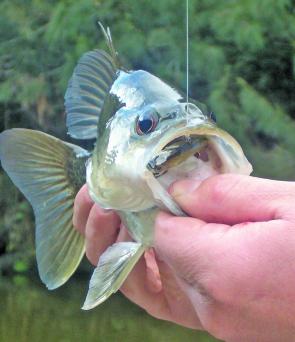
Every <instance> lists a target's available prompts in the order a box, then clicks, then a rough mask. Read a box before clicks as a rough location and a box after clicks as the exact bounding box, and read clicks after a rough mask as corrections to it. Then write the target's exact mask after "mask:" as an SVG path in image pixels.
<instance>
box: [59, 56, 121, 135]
mask: <svg viewBox="0 0 295 342" xmlns="http://www.w3.org/2000/svg"><path fill="white" fill-rule="evenodd" d="M116 78H117V66H116V62H115V61H114V59H113V58H112V57H111V56H110V55H109V54H108V53H106V52H105V51H103V50H94V51H89V52H86V53H85V54H84V55H83V56H82V57H81V58H80V60H79V62H78V64H77V66H76V68H75V69H74V72H73V75H72V77H71V79H70V81H69V83H68V88H67V91H66V94H65V108H66V113H67V120H66V124H67V128H68V134H69V135H70V136H71V137H73V138H75V139H95V138H97V126H98V120H99V116H100V113H101V111H102V108H103V106H104V101H105V98H106V97H107V96H108V94H109V91H110V89H111V86H112V84H113V82H114V80H115V79H116Z"/></svg>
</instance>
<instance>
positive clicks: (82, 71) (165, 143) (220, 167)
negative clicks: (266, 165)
mask: <svg viewBox="0 0 295 342" xmlns="http://www.w3.org/2000/svg"><path fill="white" fill-rule="evenodd" d="M103 32H104V34H105V37H106V39H107V43H108V46H109V48H110V55H109V54H107V53H106V52H104V51H101V50H95V51H91V52H89V53H86V54H85V55H83V56H82V58H81V59H80V61H79V62H78V65H77V67H76V68H75V70H74V72H73V76H72V78H71V80H70V82H69V86H68V89H67V92H66V95H65V107H66V112H67V127H68V133H69V134H70V135H71V136H72V137H73V138H77V139H93V138H95V139H96V145H95V148H94V150H93V151H92V153H89V152H88V151H85V150H83V149H81V148H79V147H77V146H74V145H71V144H67V143H64V142H62V141H60V140H58V139H56V138H53V137H50V136H48V135H46V134H44V133H41V132H35V131H29V132H28V131H27V130H10V131H6V132H4V133H2V134H1V135H0V158H1V162H2V166H3V167H4V169H5V170H6V172H7V173H8V174H9V176H10V177H11V179H12V180H13V181H14V183H15V184H16V185H17V186H18V187H19V188H20V190H21V191H22V192H23V193H24V194H25V195H26V197H27V198H28V199H29V200H30V202H31V204H32V206H33V208H34V212H35V216H36V244H37V262H38V269H39V273H40V277H41V279H42V280H43V282H44V283H45V284H46V285H47V287H48V288H50V289H54V288H56V287H58V286H60V285H62V284H63V283H64V282H65V281H66V280H67V279H68V278H69V277H70V276H71V274H72V273H73V272H74V271H75V269H76V268H77V266H78V265H79V262H80V260H81V258H82V256H83V254H84V250H85V244H84V240H83V238H82V237H81V236H80V235H79V233H78V232H76V231H75V230H74V229H73V227H72V222H71V218H72V211H73V202H74V197H75V194H76V192H77V189H78V188H79V187H80V186H81V185H82V184H83V182H84V181H85V180H86V182H87V185H88V189H89V193H90V196H91V197H92V199H93V200H94V201H95V202H96V203H97V204H99V205H100V206H101V207H103V208H106V209H113V210H116V211H117V212H118V213H119V215H120V217H121V219H122V221H123V222H124V223H125V226H126V227H127V228H128V230H129V232H130V235H131V236H132V238H133V241H132V242H121V243H116V244H114V245H112V246H111V247H109V248H108V249H107V250H106V251H105V252H104V253H103V254H102V256H101V257H100V259H99V262H98V265H97V267H96V268H95V270H94V273H93V275H92V277H91V280H90V286H89V291H88V294H87V298H86V301H85V303H84V306H83V309H90V308H93V307H95V306H96V305H98V304H100V303H102V302H103V301H104V300H106V299H107V298H108V297H109V296H110V295H111V294H112V293H114V292H116V291H117V290H118V289H119V288H120V286H121V285H122V283H123V282H124V280H125V279H126V277H127V276H128V274H129V273H130V271H131V270H132V268H133V266H134V265H135V264H136V262H137V261H138V259H139V258H140V257H141V255H142V254H143V253H144V251H145V250H146V249H147V248H149V247H152V246H153V240H154V220H155V217H156V215H157V213H158V212H159V210H166V211H169V212H171V213H172V214H174V215H178V216H183V215H185V213H184V212H183V211H182V210H181V208H179V207H178V205H177V204H176V203H175V202H174V201H173V199H172V198H171V196H170V195H169V193H168V188H169V186H170V185H171V184H172V183H173V182H174V181H176V180H178V179H182V178H191V179H196V180H204V179H206V178H208V177H210V176H212V175H215V174H219V173H227V172H231V173H241V174H250V173H251V171H252V167H251V165H250V163H249V162H248V160H247V159H246V157H245V155H244V153H243V151H242V149H241V147H240V145H239V144H238V143H237V141H236V140H235V139H234V138H233V137H232V136H230V135H229V134H228V133H226V132H225V131H223V130H222V129H220V128H218V127H217V126H216V123H215V122H214V121H213V120H212V118H211V116H210V115H206V114H205V113H203V112H202V111H201V109H200V108H199V107H198V106H197V105H196V104H194V103H186V102H184V101H183V98H182V96H181V95H180V94H179V93H178V92H177V91H176V90H175V89H173V88H171V87H170V86H169V85H167V84H166V83H165V82H163V81H162V80H160V79H159V78H158V77H156V76H154V75H152V74H150V73H148V72H146V71H143V70H138V71H126V70H125V69H124V68H122V67H121V65H120V63H119V60H118V56H117V53H116V51H115V49H114V47H113V44H112V40H111V36H110V32H109V31H106V30H104V29H103ZM32 141H34V143H32ZM86 160H87V161H86ZM85 161H86V163H85ZM85 166H86V171H85ZM85 174H86V175H85Z"/></svg>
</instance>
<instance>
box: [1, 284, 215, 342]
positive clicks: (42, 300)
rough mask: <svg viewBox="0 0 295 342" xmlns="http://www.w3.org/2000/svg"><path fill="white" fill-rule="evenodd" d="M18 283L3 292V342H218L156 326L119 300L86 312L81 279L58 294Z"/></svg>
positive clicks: (192, 332) (190, 331)
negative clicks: (83, 308)
mask: <svg viewBox="0 0 295 342" xmlns="http://www.w3.org/2000/svg"><path fill="white" fill-rule="evenodd" d="M15 283H16V284H15V286H12V284H11V283H8V284H7V287H6V288H3V282H2V284H1V285H2V286H1V287H0V305H1V308H3V309H4V310H3V314H2V315H0V341H1V342H2V341H3V342H16V341H19V342H26V341H30V342H40V341H44V342H53V341H56V342H81V341H85V342H104V341H114V342H117V341H120V342H138V341H144V342H155V341H157V342H166V341H169V342H179V341H186V342H193V341H198V342H217V340H216V339H215V338H213V337H211V336H209V335H208V334H206V333H205V332H201V331H196V330H193V329H186V328H182V327H180V326H179V325H176V324H172V323H169V322H165V321H162V320H157V319H155V318H153V317H151V316H150V315H148V314H147V313H146V312H144V311H143V310H141V309H140V308H139V307H137V306H136V305H134V304H133V303H131V302H130V301H128V300H126V299H125V298H123V296H122V295H119V294H117V295H114V296H112V297H111V298H110V299H109V300H108V301H107V302H106V303H104V304H103V305H101V306H99V307H97V308H96V309H95V310H90V311H87V312H85V311H82V310H81V309H80V306H81V303H82V302H83V299H84V295H85V285H86V282H83V283H82V282H79V281H78V280H77V279H75V281H74V282H73V284H72V286H67V285H66V286H65V287H63V288H62V289H60V290H57V291H55V292H54V293H50V292H48V291H47V290H46V289H45V288H42V289H41V288H38V287H37V286H35V285H34V284H32V283H31V282H27V284H23V283H22V280H21V278H20V277H18V278H17V280H15ZM20 286H21V288H20Z"/></svg>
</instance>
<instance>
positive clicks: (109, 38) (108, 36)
mask: <svg viewBox="0 0 295 342" xmlns="http://www.w3.org/2000/svg"><path fill="white" fill-rule="evenodd" d="M98 25H99V26H100V28H101V31H102V33H103V35H104V37H105V40H106V43H107V46H108V48H109V52H110V54H111V56H112V58H113V61H114V64H115V66H116V67H117V69H121V63H120V61H119V56H118V52H117V51H116V49H115V47H114V43H113V39H112V35H111V30H110V28H109V27H107V28H106V29H105V28H104V26H103V25H102V23H101V22H100V21H99V22H98Z"/></svg>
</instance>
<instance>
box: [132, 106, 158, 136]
mask: <svg viewBox="0 0 295 342" xmlns="http://www.w3.org/2000/svg"><path fill="white" fill-rule="evenodd" d="M158 121H159V118H158V115H157V114H155V113H151V112H145V113H142V114H140V115H139V116H138V118H137V121H136V133H137V134H138V135H144V134H148V133H150V132H152V131H153V130H154V129H155V128H156V126H157V124H158Z"/></svg>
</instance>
